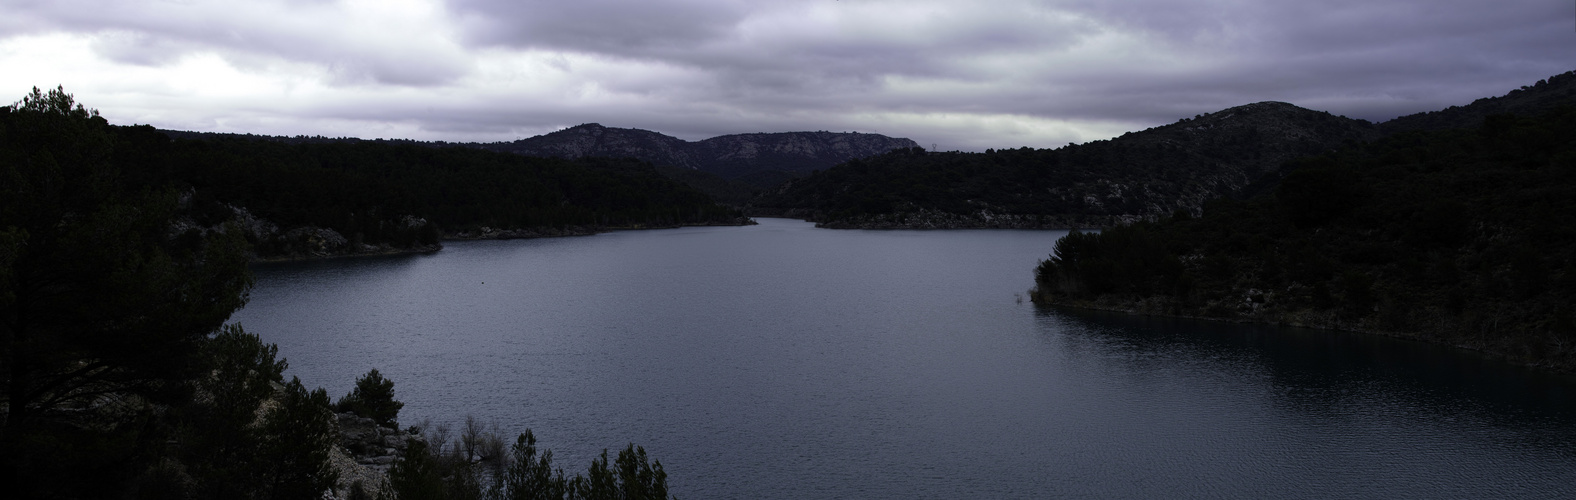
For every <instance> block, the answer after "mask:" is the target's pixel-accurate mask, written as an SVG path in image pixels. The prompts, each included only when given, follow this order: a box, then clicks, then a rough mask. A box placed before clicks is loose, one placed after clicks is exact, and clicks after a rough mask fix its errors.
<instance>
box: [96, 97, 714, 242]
mask: <svg viewBox="0 0 1576 500" xmlns="http://www.w3.org/2000/svg"><path fill="white" fill-rule="evenodd" d="M103 129H104V130H103V132H104V133H105V137H103V138H102V139H101V140H102V141H103V143H104V144H103V148H104V150H105V153H104V154H105V155H106V161H110V162H112V163H114V164H116V165H117V167H119V169H120V175H121V177H120V179H121V182H127V183H131V184H133V185H139V186H168V187H171V188H173V189H175V190H176V192H177V193H178V194H179V195H180V196H181V203H182V205H183V206H185V207H187V211H186V215H187V217H188V220H187V222H188V226H189V227H191V228H193V229H197V230H207V229H213V228H218V227H221V226H223V225H224V224H225V223H227V222H229V221H237V222H240V223H241V225H242V230H243V232H244V233H245V234H246V237H247V239H248V240H249V242H250V243H251V244H252V245H253V247H254V249H255V250H256V251H257V252H258V253H259V254H260V255H262V256H264V257H270V256H290V255H310V254H313V253H325V252H327V253H333V252H332V251H333V250H336V249H337V250H338V251H339V252H340V253H356V252H360V251H363V249H365V248H367V247H387V248H392V249H411V248H424V247H431V246H433V245H435V244H437V242H438V240H439V239H440V238H442V237H443V236H444V235H445V234H454V233H460V232H471V233H478V232H480V230H481V228H484V227H486V228H494V229H523V230H531V231H533V232H536V233H542V234H561V233H569V234H580V233H585V232H587V231H595V230H596V229H598V228H632V227H672V226H679V225H687V224H721V223H737V222H738V221H739V220H740V218H741V214H740V213H739V212H738V211H737V210H733V209H729V208H726V207H722V206H719V205H717V204H716V203H715V202H714V201H713V200H712V199H711V198H709V197H708V196H707V195H706V194H704V193H701V192H699V191H697V190H695V189H693V188H689V187H687V186H684V185H682V184H680V183H678V182H675V181H672V180H670V179H668V178H666V177H664V176H663V175H662V174H661V173H659V172H658V171H657V170H656V169H655V167H652V166H651V165H649V164H646V163H642V162H639V161H635V160H628V159H607V158H584V159H577V160H565V159H557V158H532V157H524V156H519V155H514V154H508V153H500V152H492V151H484V150H479V149H475V148H466V147H459V146H452V147H429V146H424V145H419V144H414V143H409V142H405V141H295V142H286V141H275V140H265V139H263V138H250V137H247V136H238V135H212V136H202V137H204V138H203V139H171V138H170V137H169V136H168V135H166V134H165V133H163V132H160V131H158V130H155V129H153V128H152V127H149V126H146V125H141V126H126V127H113V126H108V127H103ZM237 209H244V211H245V212H244V213H243V212H241V211H238V210H237ZM330 231H331V232H330Z"/></svg>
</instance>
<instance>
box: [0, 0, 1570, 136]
mask: <svg viewBox="0 0 1576 500" xmlns="http://www.w3.org/2000/svg"><path fill="white" fill-rule="evenodd" d="M0 8H3V11H4V12H6V13H7V14H6V15H5V16H3V17H0V68H3V69H4V70H3V71H0V92H5V91H7V90H5V89H11V90H9V92H13V93H14V95H15V96H17V97H20V96H21V95H22V94H23V93H25V92H26V91H27V90H28V89H29V88H30V87H32V86H35V85H36V86H41V87H42V86H54V85H57V84H63V85H65V87H66V89H67V90H68V91H70V92H73V93H75V94H76V95H77V97H78V100H80V101H83V102H85V103H87V105H89V106H92V107H97V108H99V109H100V110H101V111H103V112H104V114H105V115H106V116H107V117H108V118H110V119H111V120H112V121H114V122H117V123H134V122H135V123H151V124H153V125H155V126H159V127H166V128H182V129H193V130H211V131H225V132H253V133H267V134H289V135H294V134H310V135H318V134H321V135H330V136H359V137H410V138H418V139H442V140H455V141H470V140H480V141H491V140H511V139H516V138H520V137H524V136H529V135H535V134H540V133H545V132H548V131H551V130H554V129H557V128H561V127H565V126H570V125H575V124H579V123H585V122H600V123H603V124H605V125H609V126H621V127H638V128H647V129H651V130H656V131H660V132H664V133H668V134H672V135H677V136H680V137H684V138H686V139H701V138H705V137H710V136H714V135H720V134H727V133H741V132H776V131H790V130H834V131H842V130H859V131H864V132H878V133H882V134H887V135H893V136H903V137H909V138H912V139H914V140H916V141H919V142H921V143H923V144H926V145H927V146H928V145H930V144H936V145H938V146H939V147H941V148H942V149H963V150H981V149H985V148H989V147H1016V146H1024V145H1028V146H1037V147H1047V146H1057V145H1061V144H1065V143H1067V142H1082V141H1087V140H1094V139H1103V138H1107V137H1111V136H1114V135H1120V134H1121V133H1122V132H1125V131H1129V130H1136V129H1142V128H1145V127H1149V126H1154V125H1158V124H1161V123H1166V122H1170V121H1174V120H1175V119H1177V118H1180V117H1183V116H1192V115H1194V114H1198V113H1204V112H1210V111H1215V110H1219V109H1222V108H1226V107H1230V106H1235V105H1239V104H1244V103H1248V102H1256V101H1264V100H1279V101H1287V102H1291V103H1294V104H1298V105H1301V106H1304V107H1308V108H1313V109H1321V110H1328V111H1331V112H1334V113H1338V114H1344V115H1347V116H1353V117H1360V118H1367V119H1371V120H1383V119H1388V118H1391V117H1394V116H1397V115H1401V114H1406V113H1411V112H1417V111H1426V110H1433V109H1438V108H1443V107H1447V106H1450V105H1454V104H1465V103H1467V102H1470V101H1471V100H1472V99H1475V98H1478V97H1485V96H1489V95H1498V94H1502V93H1504V92H1505V91H1508V90H1509V89H1511V88H1515V87H1518V86H1520V85H1525V84H1529V83H1531V82H1533V81H1536V80H1537V79H1539V78H1543V77H1546V76H1549V75H1553V74H1556V73H1561V72H1564V71H1568V70H1571V69H1576V11H1573V9H1572V8H1571V6H1570V5H1568V4H1565V3H1557V2H1548V1H1546V0H1506V1H1500V2H1481V1H1479V0H1472V1H1465V0H1395V1H1389V2H1371V1H1353V0H1332V1H1325V2H1249V1H1245V0H1135V1H1128V2H1102V1H1096V0H1065V1H1034V0H990V1H979V0H975V1H967V2H965V1H938V0H907V1H886V0H805V1H790V0H759V1H744V0H645V1H620V0H580V1H576V2H561V1H547V0H524V1H520V0H515V1H510V0H450V1H447V2H443V1H437V0H382V1H373V0H340V1H335V0H254V1H250V2H233V1H220V0H146V1H102V0H52V1H50V2H36V1H35V2H22V1H12V0H3V1H0Z"/></svg>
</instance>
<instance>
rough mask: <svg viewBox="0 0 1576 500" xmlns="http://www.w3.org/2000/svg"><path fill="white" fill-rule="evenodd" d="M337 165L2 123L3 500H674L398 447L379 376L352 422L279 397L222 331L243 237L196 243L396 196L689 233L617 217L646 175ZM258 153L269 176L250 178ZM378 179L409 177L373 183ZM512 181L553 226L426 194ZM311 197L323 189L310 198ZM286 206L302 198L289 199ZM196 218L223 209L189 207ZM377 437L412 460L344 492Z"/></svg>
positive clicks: (583, 168)
mask: <svg viewBox="0 0 1576 500" xmlns="http://www.w3.org/2000/svg"><path fill="white" fill-rule="evenodd" d="M324 146H325V147H312V148H297V147H274V146H270V145H259V144H250V143H235V144H222V143H220V144H181V143H171V141H169V140H168V139H167V138H165V137H164V136H162V135H158V134H152V133H150V131H149V130H148V129H146V128H116V127H112V126H110V125H109V124H108V122H107V121H106V120H104V119H103V118H101V117H100V116H98V113H97V112H96V111H90V110H87V109H85V108H83V107H82V106H81V105H80V104H76V103H75V102H74V100H73V99H72V97H71V96H70V95H69V94H66V93H65V92H64V91H63V90H60V89H56V90H53V91H49V92H48V93H43V92H39V91H37V90H36V89H35V90H34V92H33V93H32V94H30V95H28V96H25V97H24V98H23V99H22V101H21V102H19V103H17V104H15V105H13V106H5V107H0V496H4V497H5V498H64V499H71V498H93V499H99V498H214V499H232V498H234V499H254V498H255V499H263V498H266V499H298V498H299V499H319V498H323V497H324V494H325V493H335V494H337V495H339V496H341V497H345V498H372V497H373V496H376V497H379V498H403V499H407V500H408V499H417V498H420V499H429V498H484V497H492V498H666V497H668V494H667V486H666V475H665V473H664V472H663V470H662V466H661V463H660V462H658V463H651V462H650V460H649V458H648V456H647V455H646V453H645V451H644V450H642V449H640V448H638V447H634V446H630V447H629V448H628V449H626V450H624V451H623V452H621V453H619V454H618V455H617V457H616V458H615V459H611V460H610V459H609V458H608V456H607V453H606V452H605V451H604V453H603V454H602V456H601V457H600V458H598V459H597V460H595V461H593V463H592V464H591V465H590V468H589V469H588V470H587V471H586V473H584V474H577V475H575V476H574V477H566V476H565V474H564V472H563V471H562V470H561V469H556V468H553V467H552V463H551V453H550V452H545V451H543V452H538V451H537V448H536V442H535V437H534V436H532V435H531V434H530V433H529V432H527V433H525V434H521V435H520V436H519V437H518V438H517V440H516V446H514V447H512V448H509V449H505V447H504V446H503V440H502V439H501V438H500V437H499V436H498V435H497V433H496V432H485V431H479V430H477V429H476V428H475V427H474V426H469V427H468V428H467V429H466V432H463V433H461V435H460V436H459V437H460V438H461V439H458V440H455V441H453V442H447V441H446V440H445V439H444V433H443V432H437V433H433V432H429V431H426V430H424V429H420V428H415V427H412V428H407V429H404V430H399V429H398V423H397V418H398V412H399V408H400V406H401V405H400V404H399V402H398V401H396V400H395V399H394V393H393V383H392V382H391V381H388V380H386V379H383V378H382V377H381V376H380V375H378V373H377V372H376V371H375V370H374V371H372V372H370V373H368V374H367V376H366V377H363V378H362V379H361V380H359V381H357V383H356V389H355V390H353V391H352V392H351V393H350V394H347V395H346V396H345V397H343V398H341V399H340V400H339V401H338V402H331V401H330V398H329V396H328V394H327V393H326V392H325V391H324V390H323V389H316V390H308V389H307V388H306V385H305V384H304V383H303V382H301V381H300V380H298V379H294V378H292V379H291V380H289V381H286V380H284V377H283V372H284V370H285V368H286V366H287V364H286V362H285V360H284V359H280V358H278V356H277V354H278V352H277V348H276V347H274V346H273V345H269V344H265V343H263V342H261V341H260V340H259V339H258V337H257V336H256V335H253V334H251V333H248V332H245V331H243V330H242V329H241V328H240V327H238V326H225V324H224V323H225V321H226V320H227V319H228V318H229V317H230V315H231V313H233V312H234V311H235V310H237V309H239V308H240V307H241V306H242V305H244V304H245V302H246V299H247V293H248V291H249V290H250V288H251V285H252V277H251V274H250V272H249V270H248V268H247V263H248V254H249V244H248V242H247V235H246V234H243V231H240V230H237V229H239V227H238V225H239V224H238V223H237V222H235V221H233V220H230V221H228V222H224V223H223V225H220V226H218V227H217V228H216V229H199V228H194V227H193V226H192V225H191V223H190V221H192V220H198V221H201V220H204V218H209V219H208V220H211V221H212V222H216V223H217V222H222V221H225V220H226V217H229V216H230V215H231V214H233V211H222V210H219V209H218V208H217V207H220V206H222V204H223V203H226V202H248V203H252V204H253V205H252V206H255V207H258V208H257V209H258V210H259V211H260V212H266V213H269V214H271V215H275V216H278V217H280V218H281V220H292V219H290V217H299V218H300V219H299V220H302V221H307V222H308V223H310V222H311V221H313V220H314V219H312V217H315V216H316V215H313V214H311V213H309V212H307V211H305V209H303V208H302V207H299V206H291V205H289V203H290V202H292V201H294V202H298V203H300V204H302V205H305V206H306V207H308V208H318V209H326V207H345V208H346V210H347V211H349V210H351V209H352V208H354V209H356V210H362V209H361V208H360V207H361V205H356V203H359V202H365V201H368V200H372V199H373V197H377V196H380V195H381V194H384V193H387V194H393V195H397V196H394V197H393V199H392V201H390V202H388V203H390V205H381V206H387V207H390V208H388V210H403V209H430V210H432V213H433V214H434V215H433V217H434V218H436V219H439V220H454V221H464V220H466V219H465V217H472V218H473V219H470V220H473V221H486V222H489V223H496V222H495V221H504V222H508V221H531V222H533V223H535V222H538V221H540V223H543V224H554V223H557V224H568V223H572V222H575V221H580V220H585V221H587V223H603V224H610V223H631V222H640V223H648V222H654V221H658V220H666V221H673V220H693V219H685V218H686V217H692V215H689V214H681V213H680V214H671V215H670V214H668V213H666V212H662V211H661V210H665V209H658V208H653V205H647V204H643V203H647V202H643V201H639V200H641V199H640V198H636V200H637V201H635V202H618V201H613V200H612V198H613V197H617V196H621V195H622V194H623V193H622V192H621V191H620V190H623V189H638V188H639V187H640V186H642V185H643V184H641V183H642V182H646V181H647V180H650V179H655V181H651V182H665V181H662V180H661V178H660V177H652V176H648V175H646V174H645V172H647V171H648V170H649V168H647V167H643V166H640V165H627V164H616V163H615V164H608V165H586V164H579V163H571V162H561V161H553V162H546V163H541V164H537V163H533V162H531V161H528V160H525V159H517V158H516V157H513V156H502V157H500V156H498V155H494V154H490V153H485V152H474V151H470V152H458V153H449V152H442V151H432V150H419V151H417V150H405V149H397V148H385V149H380V148H376V147H368V148H359V147H354V146H334V145H324ZM329 146H331V147H329ZM261 153H270V154H272V155H275V156H258V157H247V156H246V155H248V154H251V155H260V154H261ZM472 154H475V155H478V156H475V158H480V160H477V161H478V163H481V164H483V165H490V166H489V167H487V168H484V169H481V170H480V173H474V177H466V175H472V173H467V172H469V171H468V170H467V168H464V167H465V166H464V165H460V164H458V162H459V161H460V159H464V158H471V156H468V155H472ZM500 158H507V160H503V159H500ZM423 162H426V163H423ZM451 162H452V163H451ZM488 162H493V163H491V164H489V163H488ZM265 164H266V165H265ZM248 165H252V166H255V167H257V168H256V170H251V169H246V168H244V167H246V166H248ZM374 165H377V166H379V167H381V168H384V169H386V171H395V172H401V171H403V172H404V173H401V174H399V175H380V174H378V173H377V171H374V172H367V171H364V170H365V169H371V168H373V166H374ZM533 166H534V167H533ZM441 167H452V169H451V170H449V171H442V170H441V169H440V168H441ZM511 167H516V168H524V167H533V168H538V169H539V170H541V171H543V172H549V174H542V175H534V176H527V177H526V178H527V179H534V180H535V181H537V182H542V183H548V184H549V186H548V187H544V188H541V189H542V192H543V193H548V194H546V195H544V196H550V195H552V194H553V193H557V194H558V195H560V196H561V198H555V200H557V201H558V202H559V207H556V208H554V209H550V210H549V209H544V210H540V211H536V212H532V211H530V210H520V211H517V212H503V211H501V210H503V209H502V208H499V207H497V206H483V208H480V209H478V211H477V212H465V211H464V210H463V208H464V207H465V206H467V205H466V204H465V203H460V202H449V201H445V199H444V198H442V197H441V196H434V195H427V194H420V193H416V192H415V191H417V189H416V188H415V187H412V186H414V185H415V183H418V182H429V183H430V184H428V186H430V187H432V186H435V187H445V186H447V187H449V188H452V189H459V187H458V185H456V182H457V181H450V180H445V179H446V178H448V177H456V178H461V179H469V181H471V182H505V181H506V180H507V179H509V178H511V176H508V175H505V172H504V171H505V170H507V169H509V168H511ZM353 170H354V171H353ZM626 170H630V171H635V172H638V173H636V174H630V173H626V172H625V171H626ZM258 171H261V172H264V173H258ZM462 174H464V175H462ZM388 179H403V180H402V181H400V182H394V181H389V180H388ZM314 181H315V182H319V183H320V184H319V185H317V186H308V184H311V183H312V182H314ZM380 182H386V183H383V184H380ZM512 182H516V183H517V184H511V185H529V184H530V181H512ZM359 183H365V184H366V185H358V184H359ZM663 186H670V185H663ZM246 187H251V188H252V189H255V190H257V191H260V192H264V193H266V194H261V195H256V194H254V193H251V192H247V191H244V188H246ZM291 187H295V188H300V191H296V192H282V191H287V189H285V188H291ZM335 188H346V190H345V191H344V192H339V191H336V190H335ZM227 189H234V190H240V191H226V190H227ZM275 189H277V190H280V191H281V192H270V190H275ZM358 189H359V190H365V192H360V191H358ZM194 191H195V192H196V193H198V194H193V192H194ZM439 191H440V192H441V190H439ZM200 196H209V197H212V198H211V201H207V202H201V201H194V199H197V198H198V197H200ZM398 196H407V198H399V197H398ZM666 196H671V198H661V197H660V196H659V197H657V198H655V199H657V200H664V201H668V202H672V200H688V199H690V197H692V196H694V195H693V193H689V192H686V191H684V190H682V189H673V190H672V193H670V194H669V195H666ZM483 199H488V200H490V201H499V202H501V200H502V199H503V197H502V196H501V195H500V196H498V197H496V198H483ZM650 199H652V198H647V199H646V200H650ZM702 200H703V199H702ZM523 206H526V207H532V206H542V205H540V204H537V205H530V204H525V205H523ZM457 207H458V208H457ZM566 207H567V208H566ZM675 207H681V208H684V207H691V208H695V209H696V210H697V212H698V215H693V217H703V216H704V215H705V214H706V213H708V212H706V210H715V209H713V208H710V207H711V205H709V204H703V203H702V202H701V201H696V202H695V204H694V205H683V204H677V205H675ZM445 208H447V209H449V210H454V211H455V212H456V213H450V212H445V211H444V209H445ZM488 210H500V212H489V211H488ZM205 211H218V212H219V213H218V214H210V213H204V212H205ZM358 213H359V212H358ZM711 213H722V212H711ZM328 214H329V215H330V216H333V215H335V212H331V211H330V212H328ZM543 214H545V215H543ZM536 216H541V217H544V218H543V219H532V218H530V217H536ZM445 217H452V219H445ZM510 217H515V218H512V219H511V218H510ZM593 217H602V218H604V219H601V220H595V219H592V218H593ZM664 218H667V219H664ZM456 224H460V222H456ZM346 227H350V226H346ZM363 420H364V421H366V422H367V423H368V425H369V426H371V427H369V428H371V429H374V430H376V432H374V433H373V434H372V435H371V437H373V438H375V439H377V442H378V443H379V444H380V445H383V444H387V445H390V446H394V447H398V448H401V449H402V453H401V456H400V457H399V460H397V461H396V462H395V463H394V464H393V466H392V467H391V468H389V470H388V474H387V476H386V481H385V480H378V481H375V482H372V483H368V482H366V481H361V482H359V483H358V482H349V481H348V480H349V479H350V478H349V477H347V476H346V475H345V473H346V471H352V470H365V467H358V466H357V465H355V462H354V461H352V460H351V458H350V457H348V456H347V455H346V453H347V449H348V447H346V446H345V443H346V442H347V441H354V440H353V439H351V436H350V434H347V432H346V431H347V429H346V424H347V422H359V421H363ZM384 426H387V427H388V428H387V429H383V427H384ZM437 430H440V431H441V430H442V426H439V427H438V428H437ZM429 436H430V438H429ZM350 452H351V453H354V452H355V450H350ZM347 462H348V463H347ZM376 477H378V478H382V477H384V476H383V475H381V474H379V475H376Z"/></svg>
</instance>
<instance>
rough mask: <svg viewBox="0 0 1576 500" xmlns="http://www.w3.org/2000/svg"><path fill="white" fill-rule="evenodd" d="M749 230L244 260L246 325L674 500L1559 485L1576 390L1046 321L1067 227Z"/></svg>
mask: <svg viewBox="0 0 1576 500" xmlns="http://www.w3.org/2000/svg"><path fill="white" fill-rule="evenodd" d="M759 220H760V222H761V224H760V225H757V226H745V227H703V228H681V229H668V230H650V231H625V232H614V233H607V234H600V235H595V236H585V237H571V238H550V239H533V240H507V241H462V242H449V243H447V244H446V247H445V248H444V250H442V251H440V252H436V253H433V254H428V255H405V256H390V257H375V258H356V259H334V260H325V261H314V262H298V263H285V264H267V265H259V266H257V267H255V268H254V270H255V272H256V274H257V286H256V288H255V289H254V290H253V291H252V295H251V301H250V303H249V304H248V305H247V307H246V308H245V309H243V310H241V311H240V312H238V313H237V314H236V315H235V316H234V317H233V318H232V321H235V322H239V323H241V324H242V325H243V326H244V327H245V328H246V329H247V330H248V331H250V332H253V333H256V334H258V335H259V336H261V337H262V339H263V340H264V341H265V342H272V343H276V344H278V346H279V354H280V356H281V357H284V358H287V359H288V360H289V363H290V367H289V370H288V371H287V372H286V376H287V377H289V376H292V375H293V376H299V377H300V378H301V379H302V381H303V382H304V383H305V384H306V385H307V386H308V387H315V386H322V387H324V388H326V389H328V391H329V393H330V395H331V396H333V397H335V398H336V399H337V398H338V397H339V396H342V395H344V394H345V393H346V392H348V391H349V390H350V387H351V386H352V385H353V383H354V380H355V379H356V377H358V376H360V375H361V374H363V373H365V372H366V371H367V370H368V369H371V368H377V369H378V370H379V371H380V372H382V373H383V374H384V375H385V376H387V377H388V378H390V379H391V380H393V381H394V382H395V384H396V385H395V392H396V397H397V398H398V399H399V400H401V401H403V402H404V403H405V407H404V410H403V411H402V412H401V415H400V421H401V424H402V425H407V426H408V425H412V424H415V423H417V422H419V421H421V420H423V419H431V420H432V421H434V422H448V423H451V424H456V423H458V422H459V421H462V420H463V419H464V417H465V416H466V415H471V416H475V417H476V418H478V419H480V420H481V421H483V422H489V423H496V424H497V425H498V427H499V428H500V429H501V430H503V431H504V433H505V434H506V435H507V436H509V438H510V442H512V437H513V435H514V434H516V433H518V432H520V431H523V430H525V429H526V428H530V429H532V430H533V431H534V432H535V434H536V436H537V437H538V439H539V440H540V443H539V446H542V447H543V448H547V449H551V450H553V452H554V463H555V465H556V466H557V467H562V468H563V469H565V471H566V473H568V474H569V475H571V476H572V475H574V474H575V473H579V472H583V471H584V470H585V469H586V466H587V465H588V464H589V463H590V461H591V459H592V457H593V456H595V455H597V454H599V453H600V452H601V451H602V450H603V449H605V448H606V449H611V453H614V454H616V452H617V450H618V449H621V448H623V447H624V446H625V445H626V444H628V443H635V444H637V445H640V446H643V447H644V448H645V449H646V451H647V452H648V453H650V454H651V456H652V457H653V458H654V459H656V460H659V461H661V462H662V464H663V466H664V467H665V468H666V470H667V473H668V476H669V485H670V487H671V489H672V491H673V493H674V494H675V495H677V496H679V497H681V498H686V499H730V498H773V499H818V498H1061V497H1067V498H1089V497H1097V498H1156V497H1187V498H1197V497H1210V498H1219V497H1225V498H1265V497H1271V498H1493V497H1500V498H1503V497H1519V498H1573V497H1576V384H1573V382H1572V380H1571V379H1570V378H1567V377H1561V376H1554V375H1549V374H1544V373H1539V372H1536V371H1533V370H1528V369H1522V368H1518V367H1514V366H1509V365H1506V364H1503V363H1500V362H1498V361H1495V360H1492V359H1488V358H1485V357H1482V356H1479V355H1476V354H1474V353H1470V352H1463V351H1458V350H1454V349H1450V348H1445V347H1438V346H1432V345H1428V344H1421V343H1416V342H1408V341H1401V340H1394V339H1387V338H1380V337H1375V336H1369V335H1360V334H1347V333H1337V332H1326V331H1317V330H1305V329H1293V328H1282V327H1273V326H1258V325H1238V324H1230V323H1216V322H1204V321H1193V320H1177V319H1163V318H1146V317H1134V316H1126V315H1120V314H1112V313H1099V312H1088V311H1076V310H1068V309H1057V308H1040V307H1036V306H1035V305H1033V304H1031V303H1029V302H1028V300H1027V294H1026V293H1025V292H1026V291H1027V290H1028V289H1029V288H1030V287H1031V286H1033V277H1032V269H1033V268H1034V266H1035V265H1036V263H1037V262H1038V261H1039V260H1040V259H1044V258H1046V257H1047V254H1049V252H1050V251H1051V248H1052V246H1053V245H1054V243H1055V241H1056V239H1057V238H1058V237H1060V236H1061V235H1063V234H1065V233H1064V232H1058V231H1012V230H956V231H854V230H829V229H816V228H814V227H813V226H812V225H811V224H809V223H806V222H802V221H797V220H788V219H759Z"/></svg>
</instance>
